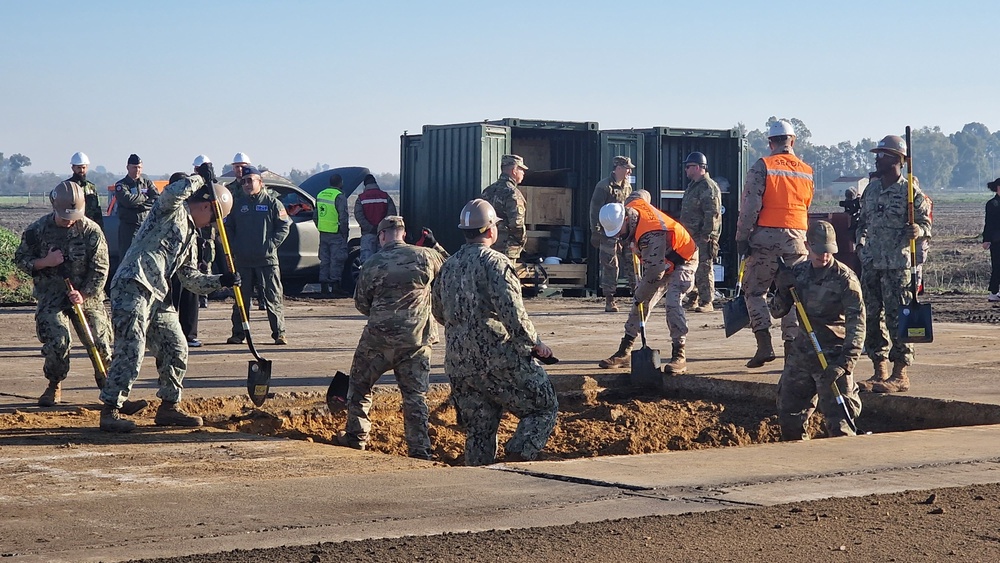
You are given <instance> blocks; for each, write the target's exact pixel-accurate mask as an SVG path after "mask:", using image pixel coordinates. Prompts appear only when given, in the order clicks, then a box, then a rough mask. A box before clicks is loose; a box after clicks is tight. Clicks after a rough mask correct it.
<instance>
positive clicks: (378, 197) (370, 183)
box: [354, 174, 396, 264]
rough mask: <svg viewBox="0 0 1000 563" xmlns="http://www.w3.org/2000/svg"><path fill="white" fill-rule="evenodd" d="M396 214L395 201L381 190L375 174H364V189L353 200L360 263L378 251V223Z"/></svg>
mask: <svg viewBox="0 0 1000 563" xmlns="http://www.w3.org/2000/svg"><path fill="white" fill-rule="evenodd" d="M395 215H396V202H394V201H392V198H391V197H390V196H389V194H387V193H385V192H384V191H382V188H380V187H378V182H376V181H375V176H372V175H371V174H368V175H366V176H365V189H364V191H363V192H361V195H359V196H358V199H356V200H355V201H354V220H355V221H357V222H358V226H360V227H361V263H362V264H364V263H365V262H367V261H368V259H369V258H371V257H372V255H373V254H375V253H376V252H378V248H379V247H378V228H377V227H378V224H379V223H380V222H382V219H385V218H386V217H392V216H395Z"/></svg>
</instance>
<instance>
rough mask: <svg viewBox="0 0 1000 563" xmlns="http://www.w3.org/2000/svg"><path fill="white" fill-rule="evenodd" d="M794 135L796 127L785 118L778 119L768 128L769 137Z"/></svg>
mask: <svg viewBox="0 0 1000 563" xmlns="http://www.w3.org/2000/svg"><path fill="white" fill-rule="evenodd" d="M794 136H795V128H794V127H792V124H791V122H789V121H787V120H785V119H779V120H778V121H775V122H774V123H772V124H771V126H770V127H768V128H767V138H768V139H770V138H771V137H794Z"/></svg>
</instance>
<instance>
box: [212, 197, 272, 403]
mask: <svg viewBox="0 0 1000 563" xmlns="http://www.w3.org/2000/svg"><path fill="white" fill-rule="evenodd" d="M212 205H213V206H214V207H215V226H216V228H217V229H218V230H219V240H221V241H222V252H223V253H224V254H225V256H226V268H228V269H229V273H231V274H235V273H236V265H235V264H234V263H233V254H232V252H230V250H229V237H228V236H227V235H226V224H225V223H223V222H222V206H221V205H219V201H218V200H217V199H215V198H212ZM233 295H234V296H235V297H236V306H237V307H238V308H239V310H240V318H241V319H242V320H243V335H244V336H246V339H247V347H248V348H250V353H251V354H253V357H254V358H255V360H250V362H249V368H248V371H247V393H249V394H250V400H251V401H253V404H255V405H257V406H258V407H259V406H262V405H263V404H264V401H265V400H267V393H268V391H269V390H270V388H271V361H270V360H265V359H264V358H262V357H261V355H260V354H259V353H257V348H256V347H254V345H253V338H252V337H251V336H250V317H249V315H247V309H246V306H245V305H244V303H243V292H242V291H240V286H238V285H234V286H233Z"/></svg>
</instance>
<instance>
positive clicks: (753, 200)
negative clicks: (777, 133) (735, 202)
mask: <svg viewBox="0 0 1000 563" xmlns="http://www.w3.org/2000/svg"><path fill="white" fill-rule="evenodd" d="M781 152H788V153H792V154H794V151H792V149H791V147H787V148H786V149H778V150H777V151H775V152H774V153H772V154H778V153H781ZM766 180H767V166H766V165H765V164H764V160H763V159H759V160H758V161H757V162H755V163H754V165H753V166H751V167H750V170H748V171H747V179H746V183H745V184H744V187H743V200H742V201H741V203H740V216H739V219H738V220H737V222H736V240H737V241H741V240H746V241H749V243H750V250H751V252H750V256H748V257H747V261H746V270H745V271H744V274H743V288H744V289H745V290H746V300H747V312H748V313H749V314H750V328H751V329H753V331H754V332H757V331H759V330H767V329H769V328H771V314H770V313H769V312H768V308H767V299H766V298H765V297H764V296H765V295H766V294H767V292H768V290H769V289H770V288H771V284H772V283H773V282H774V276H775V274H776V273H777V272H778V257H779V256H780V257H782V258H784V260H785V263H786V264H788V265H789V266H791V265H794V264H798V263H799V262H801V261H803V260H805V259H806V255H807V250H806V232H805V230H799V229H783V228H777V227H760V226H758V225H757V218H758V217H759V216H760V210H761V205H762V203H763V199H764V186H765V183H766ZM796 327H798V320H797V317H796V315H795V312H794V311H793V312H791V313H789V314H787V315H785V316H784V317H782V318H781V338H782V340H784V341H786V342H788V341H790V340H792V339H793V338H794V337H795V332H796V330H795V329H796Z"/></svg>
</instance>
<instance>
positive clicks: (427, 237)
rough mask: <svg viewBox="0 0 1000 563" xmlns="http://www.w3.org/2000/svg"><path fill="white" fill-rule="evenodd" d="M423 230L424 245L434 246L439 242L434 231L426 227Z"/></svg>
mask: <svg viewBox="0 0 1000 563" xmlns="http://www.w3.org/2000/svg"><path fill="white" fill-rule="evenodd" d="M422 232H423V233H424V246H426V247H427V248H434V245H435V244H437V242H438V241H437V239H436V238H434V231H432V230H430V229H428V228H427V227H424V228H423V229H422Z"/></svg>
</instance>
